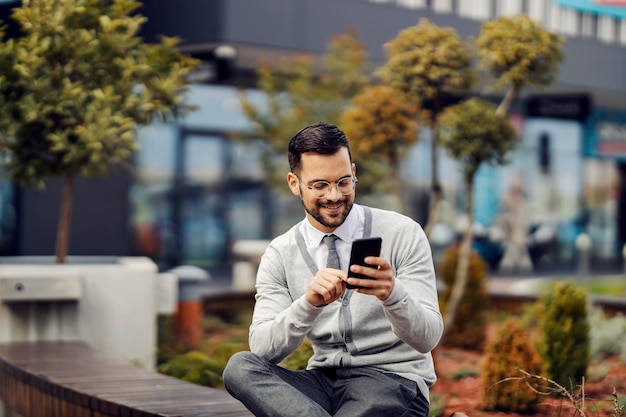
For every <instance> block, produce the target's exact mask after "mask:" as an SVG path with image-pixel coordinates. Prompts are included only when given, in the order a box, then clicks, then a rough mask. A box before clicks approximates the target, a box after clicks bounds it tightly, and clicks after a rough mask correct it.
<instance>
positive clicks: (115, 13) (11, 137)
mask: <svg viewBox="0 0 626 417" xmlns="http://www.w3.org/2000/svg"><path fill="white" fill-rule="evenodd" d="M139 5H140V3H139V2H137V1H132V0H115V1H107V2H102V1H98V0H58V1H54V2H51V1H44V0H33V1H30V2H25V3H24V5H23V6H22V7H18V8H15V9H14V12H13V18H14V19H15V20H16V21H17V22H18V24H19V26H20V27H21V29H22V31H23V33H24V36H22V37H19V38H17V39H10V40H6V41H4V42H3V43H2V44H0V72H1V73H2V74H3V77H2V80H1V83H0V151H1V152H2V153H3V154H4V161H3V162H4V165H5V168H6V169H7V170H8V172H9V174H10V175H11V177H12V178H13V179H14V180H15V181H18V182H20V183H22V184H25V185H31V186H43V185H44V184H45V181H46V180H47V179H50V178H54V177H57V176H68V175H86V176H97V175H103V174H104V173H105V172H106V170H107V166H108V165H109V164H111V163H116V162H123V161H126V160H127V159H128V158H130V156H131V155H132V153H133V151H134V150H135V148H136V143H135V141H134V132H135V129H136V127H137V126H138V125H139V124H146V123H149V122H150V121H151V120H152V119H153V118H154V117H156V116H163V115H166V114H170V113H173V114H178V113H179V112H181V111H184V110H185V109H187V107H186V106H185V105H184V102H183V98H182V95H181V94H180V93H181V92H182V90H183V87H184V85H185V84H186V82H185V80H184V76H185V75H186V74H187V73H188V72H189V71H190V70H191V68H192V67H193V61H192V60H191V59H189V58H186V57H184V56H182V55H181V54H180V53H178V52H177V51H176V49H175V45H176V43H177V41H176V40H174V39H171V38H164V39H163V40H162V42H161V43H160V44H145V43H142V41H141V38H139V37H138V36H137V32H138V30H139V28H140V26H141V24H142V23H143V22H144V21H145V18H143V17H141V16H140V15H137V14H132V15H131V13H132V12H133V11H135V9H137V7H139Z"/></svg>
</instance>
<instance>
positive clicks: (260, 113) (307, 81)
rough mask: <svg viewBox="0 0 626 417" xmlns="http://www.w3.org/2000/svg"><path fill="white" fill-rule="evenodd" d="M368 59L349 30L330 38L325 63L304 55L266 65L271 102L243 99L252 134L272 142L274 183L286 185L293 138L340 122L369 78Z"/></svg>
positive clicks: (262, 72)
mask: <svg viewBox="0 0 626 417" xmlns="http://www.w3.org/2000/svg"><path fill="white" fill-rule="evenodd" d="M367 63H368V57H367V52H366V50H365V47H364V45H363V44H362V43H361V42H360V41H359V40H358V38H357V36H356V34H355V33H354V32H347V33H344V34H341V35H338V36H336V37H334V38H333V39H331V40H330V42H329V43H328V49H327V51H326V53H325V54H324V56H323V57H322V59H321V61H319V60H316V59H314V57H313V56H311V55H300V56H297V57H288V58H284V59H282V60H279V61H278V62H268V61H266V62H263V63H262V64H261V66H260V68H259V70H258V72H257V75H258V77H259V80H258V87H259V89H260V90H261V91H262V92H263V93H265V96H266V98H267V103H266V106H258V105H257V104H255V103H254V102H253V101H252V100H250V99H249V97H247V96H246V94H243V93H242V94H241V96H240V99H241V105H242V108H243V111H244V112H245V114H246V116H247V117H248V119H250V121H252V123H253V125H254V128H253V131H252V132H251V135H252V136H253V137H258V138H261V139H262V140H263V141H264V142H265V143H266V144H267V145H268V149H267V153H266V155H265V157H264V165H265V168H266V170H267V172H268V173H269V174H270V177H271V181H272V182H273V183H274V184H276V185H278V184H280V185H283V184H284V181H285V175H284V173H285V169H284V163H285V161H284V160H285V158H284V157H283V155H284V153H285V150H286V149H287V144H288V143H289V140H290V139H291V137H292V136H293V135H294V134H295V133H296V132H297V131H298V130H300V129H301V128H303V127H304V126H305V125H308V124H311V123H315V122H319V121H324V122H326V123H331V124H338V122H339V117H340V115H341V113H342V111H343V109H344V108H345V107H346V105H347V104H348V103H349V100H350V99H351V98H352V97H353V96H354V95H355V94H356V93H357V92H359V91H360V90H361V88H363V86H364V85H366V84H367V83H368V81H369V77H368V75H367V73H366V66H367ZM277 156H280V158H277ZM283 188H284V187H283Z"/></svg>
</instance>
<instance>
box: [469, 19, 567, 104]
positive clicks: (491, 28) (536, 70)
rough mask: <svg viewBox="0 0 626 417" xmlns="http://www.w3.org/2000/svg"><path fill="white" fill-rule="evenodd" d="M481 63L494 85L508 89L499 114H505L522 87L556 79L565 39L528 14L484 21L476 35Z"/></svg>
mask: <svg viewBox="0 0 626 417" xmlns="http://www.w3.org/2000/svg"><path fill="white" fill-rule="evenodd" d="M475 45H476V47H477V53H478V57H479V66H480V67H481V68H483V69H485V70H487V71H488V72H489V74H490V75H491V76H492V77H493V78H494V82H493V84H492V85H491V88H492V89H494V90H501V89H506V90H507V93H506V95H505V97H504V98H503V100H502V102H501V103H500V106H499V107H498V110H497V111H498V114H506V113H508V110H509V108H510V106H511V104H512V103H513V102H514V101H515V99H516V98H517V96H518V95H519V93H520V91H521V90H522V89H523V88H524V87H526V86H531V87H535V88H543V87H546V86H548V85H550V84H552V83H553V82H554V79H555V78H556V74H557V71H558V65H559V64H560V62H561V61H562V60H563V54H562V52H561V48H562V46H563V39H562V38H561V37H560V36H558V35H557V34H555V33H553V32H550V31H548V30H546V29H544V28H543V27H542V26H541V25H540V24H539V23H537V22H534V21H533V20H531V19H530V18H529V17H528V16H527V15H518V16H515V17H500V18H498V19H496V20H492V21H488V22H485V23H483V25H482V28H481V31H480V34H479V36H478V37H477V38H476V39H475Z"/></svg>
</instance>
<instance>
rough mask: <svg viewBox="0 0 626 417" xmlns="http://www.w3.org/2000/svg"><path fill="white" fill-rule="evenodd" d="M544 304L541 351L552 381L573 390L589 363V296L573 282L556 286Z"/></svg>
mask: <svg viewBox="0 0 626 417" xmlns="http://www.w3.org/2000/svg"><path fill="white" fill-rule="evenodd" d="M538 302H539V303H540V305H541V307H542V308H541V311H542V313H541V317H540V318H539V319H540V326H539V332H540V343H539V352H540V354H541V358H542V359H543V362H544V364H545V367H546V370H547V372H548V376H549V378H551V379H552V380H554V381H555V382H556V383H557V384H559V385H561V386H563V387H565V388H567V389H570V390H572V391H573V389H574V387H575V386H576V385H578V384H580V383H581V382H582V378H583V377H584V376H585V374H586V372H587V365H588V364H589V352H590V340H589V321H588V317H587V294H586V293H585V291H584V290H583V289H582V288H579V287H577V286H576V284H574V283H573V282H568V281H562V282H557V283H554V284H553V285H552V286H551V288H550V291H549V292H547V293H546V294H544V295H543V296H542V297H541V299H540V300H539V301H538Z"/></svg>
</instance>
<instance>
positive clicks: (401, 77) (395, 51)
mask: <svg viewBox="0 0 626 417" xmlns="http://www.w3.org/2000/svg"><path fill="white" fill-rule="evenodd" d="M385 47H386V51H387V55H388V59H387V62H386V63H385V65H384V66H383V67H382V68H381V69H380V71H379V75H380V77H381V78H382V79H383V80H384V82H385V83H386V84H388V85H389V86H391V87H393V88H395V89H397V90H399V91H401V92H402V93H404V94H405V96H406V97H411V98H412V99H414V100H417V101H418V102H419V103H421V104H422V106H423V107H424V108H429V111H428V112H426V117H427V119H428V122H429V124H430V127H431V130H432V134H433V139H432V149H431V161H432V162H431V166H432V175H431V196H430V201H431V204H430V210H429V214H428V223H427V224H426V227H425V228H424V230H425V232H426V234H427V235H429V234H430V231H431V230H432V227H433V226H434V225H435V223H436V222H437V220H438V212H439V208H438V207H439V202H440V200H441V184H440V182H439V172H438V158H437V146H438V142H439V139H438V136H439V134H438V127H437V120H438V117H439V115H440V113H441V111H442V110H443V109H444V108H445V104H446V99H447V98H449V97H450V96H452V97H456V96H462V95H464V94H466V93H467V92H468V91H469V90H470V88H471V87H472V85H473V83H474V80H475V75H474V71H473V68H472V57H471V52H470V49H469V47H468V45H467V44H466V43H465V42H464V41H463V40H462V39H461V38H460V37H459V35H458V34H457V33H456V32H455V31H454V30H453V29H451V28H443V27H440V26H437V25H434V24H432V23H430V22H429V21H428V20H427V19H422V20H420V22H419V23H418V24H417V25H415V26H412V27H409V28H406V29H403V30H402V31H400V33H398V35H397V36H396V37H395V38H394V39H392V40H391V41H389V43H387V45H385Z"/></svg>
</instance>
